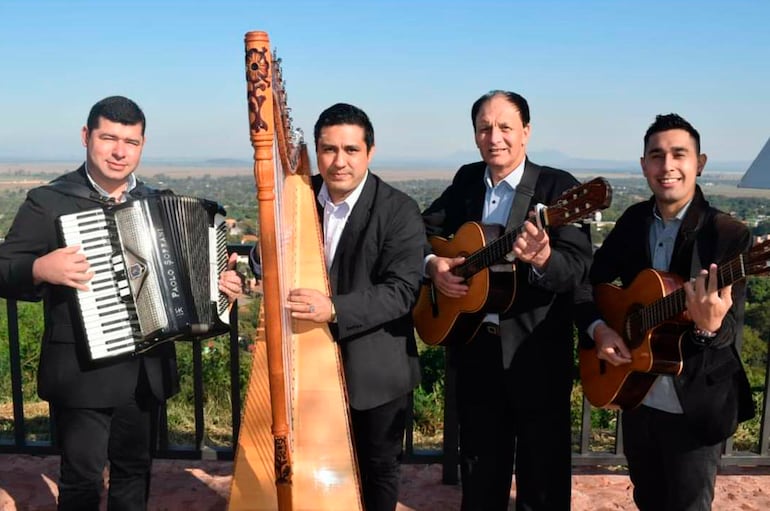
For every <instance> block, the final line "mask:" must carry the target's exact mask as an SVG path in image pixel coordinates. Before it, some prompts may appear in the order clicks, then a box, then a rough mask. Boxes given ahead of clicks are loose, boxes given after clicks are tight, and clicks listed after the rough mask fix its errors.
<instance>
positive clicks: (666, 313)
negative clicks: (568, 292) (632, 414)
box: [578, 241, 770, 410]
mask: <svg viewBox="0 0 770 511" xmlns="http://www.w3.org/2000/svg"><path fill="white" fill-rule="evenodd" d="M768 258H770V241H764V242H762V243H759V244H757V245H755V246H754V247H752V248H751V250H750V251H749V252H748V253H746V254H741V255H739V256H737V257H735V258H734V259H731V260H730V261H729V262H727V263H724V264H721V265H719V267H718V269H717V287H718V288H719V289H722V288H723V287H725V286H728V285H730V284H733V283H735V282H737V281H739V280H741V279H743V278H745V277H746V276H747V275H759V274H762V273H768V272H770V266H769V265H768V262H767V260H768ZM682 284H683V281H682V278H681V277H679V276H678V275H675V274H671V273H668V272H661V271H656V270H653V269H646V270H643V271H642V272H641V273H639V274H638V275H637V276H636V278H635V279H634V281H633V282H632V283H631V285H629V286H628V287H627V288H625V289H624V288H620V287H618V286H615V285H613V284H599V285H597V286H595V287H594V301H595V302H596V305H597V307H598V308H599V311H600V312H601V313H602V316H603V318H604V321H605V322H606V323H607V325H608V326H609V327H610V328H612V329H613V330H615V331H616V332H618V333H619V334H620V335H621V336H622V337H623V340H624V341H625V343H626V345H627V346H628V348H629V350H630V351H631V362H630V363H628V364H623V365H620V366H614V365H612V364H610V363H609V362H606V361H604V360H600V359H599V357H598V356H597V353H596V349H595V346H593V345H592V346H581V347H580V348H579V350H578V352H579V359H580V378H581V380H582V384H583V393H584V394H585V396H586V398H587V399H588V401H589V402H590V403H591V404H592V405H593V406H596V407H599V408H621V409H624V410H627V409H631V408H634V407H636V406H637V405H639V403H641V402H642V400H643V399H644V397H645V396H646V395H647V392H649V390H650V388H651V387H652V384H653V383H655V379H656V378H657V377H658V376H659V375H672V376H676V375H678V374H679V373H681V371H682V362H683V361H682V337H683V336H684V335H685V334H686V333H687V332H688V331H689V330H690V329H691V328H692V321H688V320H686V319H685V317H684V316H683V313H684V311H685V309H686V306H685V292H684V289H683V288H682Z"/></svg>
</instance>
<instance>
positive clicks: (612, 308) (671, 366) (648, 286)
mask: <svg viewBox="0 0 770 511" xmlns="http://www.w3.org/2000/svg"><path fill="white" fill-rule="evenodd" d="M681 287H682V279H681V278H680V277H679V276H677V275H673V274H669V273H663V272H658V271H655V270H652V269H648V270H644V271H642V272H641V273H639V275H637V277H636V278H635V279H634V281H633V282H632V283H631V285H630V286H629V287H628V288H626V289H622V288H620V287H618V286H615V285H612V284H600V285H598V286H596V287H595V288H594V300H595V302H596V305H597V307H598V308H599V310H600V311H601V313H602V316H603V317H604V320H605V322H606V323H607V325H609V326H610V327H611V328H612V329H613V330H615V331H616V332H618V333H620V334H621V335H622V337H623V339H624V340H625V342H626V345H627V346H628V348H629V350H630V351H631V363H629V364H624V365H620V366H613V365H612V364H610V363H608V362H606V361H604V360H600V359H599V358H598V357H597V354H596V349H595V348H594V346H593V345H592V346H590V347H581V348H580V349H579V358H580V378H581V380H582V384H583V393H584V394H585V396H586V398H587V399H588V401H589V402H590V403H591V404H592V405H593V406H596V407H600V408H622V409H630V408H634V407H636V406H637V405H638V404H639V403H641V401H642V400H643V399H644V397H645V396H646V395H647V392H649V390H650V388H651V387H652V384H653V383H654V382H655V379H656V378H657V377H658V375H661V374H669V375H677V374H679V373H680V372H681V371H682V348H681V339H682V335H683V334H684V333H685V332H686V331H687V330H688V329H689V328H690V325H691V323H689V322H687V321H684V318H682V317H681V316H680V317H678V318H676V319H675V320H672V321H665V322H663V323H661V324H659V325H656V326H654V327H652V328H649V329H647V330H645V329H644V327H643V326H642V325H636V324H633V321H632V320H631V319H630V318H631V316H630V315H631V314H632V313H633V312H635V311H637V310H638V309H641V308H642V307H645V306H647V305H649V304H651V303H653V302H655V301H656V300H658V299H660V298H662V297H664V296H667V295H668V294H670V293H672V292H673V291H676V290H677V289H679V288H681ZM679 319H681V321H680V320H679Z"/></svg>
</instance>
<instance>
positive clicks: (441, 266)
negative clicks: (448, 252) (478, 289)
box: [425, 256, 468, 298]
mask: <svg viewBox="0 0 770 511" xmlns="http://www.w3.org/2000/svg"><path fill="white" fill-rule="evenodd" d="M464 262H465V258H464V257H453V258H449V257H439V256H436V257H431V258H430V260H429V261H428V264H427V266H426V268H425V271H426V272H427V274H428V276H430V278H431V279H432V280H433V284H434V285H435V286H436V288H438V290H439V292H441V294H443V295H445V296H448V297H449V298H461V297H463V296H465V295H466V294H467V293H468V284H466V283H465V279H464V278H462V277H460V276H458V275H455V274H454V273H453V272H452V269H454V268H456V267H457V266H459V265H461V264H463V263H464Z"/></svg>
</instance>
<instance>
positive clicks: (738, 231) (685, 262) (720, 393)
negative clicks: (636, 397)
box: [590, 187, 754, 444]
mask: <svg viewBox="0 0 770 511" xmlns="http://www.w3.org/2000/svg"><path fill="white" fill-rule="evenodd" d="M653 207H654V198H651V199H650V200H648V201H645V202H641V203H638V204H635V205H633V206H631V207H629V208H628V209H627V210H626V211H625V212H624V213H623V215H622V216H621V217H620V218H619V219H618V221H617V223H616V224H615V228H614V229H613V230H612V231H611V232H610V234H609V235H608V236H607V239H606V240H605V241H604V243H603V244H602V246H601V247H600V248H599V249H598V250H597V251H596V254H595V256H594V263H593V266H592V268H591V273H590V279H591V283H592V284H593V285H596V284H599V283H604V282H613V281H614V280H615V279H620V282H621V283H622V285H623V286H628V285H629V284H631V282H632V281H633V280H634V278H635V277H636V276H637V274H638V273H639V272H640V271H642V270H644V269H647V268H651V267H652V256H651V254H650V246H649V245H650V244H649V232H650V227H651V225H652V222H653ZM696 242H697V247H698V250H697V254H698V259H699V260H700V263H701V267H704V268H708V265H709V264H711V263H716V264H720V263H722V262H726V261H729V260H730V259H732V258H734V257H736V256H737V255H739V254H740V253H741V252H745V251H746V250H748V248H749V247H750V245H751V236H750V233H749V230H748V229H747V228H746V226H745V225H743V224H742V223H741V222H739V221H737V220H735V219H734V218H732V217H730V216H729V215H727V214H725V213H722V212H720V211H718V210H716V209H715V208H713V207H711V206H710V205H709V203H708V202H707V201H706V199H705V198H704V196H703V193H702V192H701V190H700V187H698V188H697V189H696V192H695V197H694V198H693V200H692V202H691V204H690V207H689V209H688V210H687V213H686V214H685V217H684V219H683V221H682V226H681V228H680V230H679V234H678V235H677V238H676V240H675V242H674V251H673V254H672V257H671V263H670V265H669V272H671V273H675V274H677V275H679V276H680V277H682V278H683V279H685V280H686V279H689V278H690V277H691V276H694V275H697V274H698V272H699V270H700V267H699V268H692V263H693V247H694V246H695V244H696ZM744 291H745V285H744V283H743V282H741V283H739V284H736V285H734V286H733V307H732V309H731V310H730V312H729V313H728V314H727V316H726V317H725V319H724V321H723V322H722V327H721V328H720V330H719V333H718V335H717V337H716V338H715V339H714V340H713V341H712V342H710V343H709V344H708V345H706V346H703V345H702V343H698V342H694V341H695V339H694V338H693V335H692V334H691V333H688V334H687V335H685V337H684V339H683V341H682V351H683V357H684V363H683V370H682V374H681V375H679V376H678V377H676V378H675V379H674V383H675V387H676V392H677V395H678V396H679V400H680V401H681V404H682V409H683V411H684V413H685V415H686V417H687V419H688V422H689V424H690V426H691V427H692V432H693V434H694V435H696V436H697V437H698V438H700V439H701V441H703V442H704V443H705V444H713V443H716V442H719V441H721V440H724V439H725V438H727V437H729V436H730V435H731V434H732V433H733V432H735V429H736V426H737V424H738V422H739V421H743V420H747V419H749V418H751V417H753V416H754V404H753V402H752V398H751V392H750V389H749V384H748V380H747V379H746V373H745V372H744V370H743V366H742V365H741V362H740V357H739V356H738V353H737V351H736V348H735V341H736V338H738V337H739V336H740V329H741V328H742V323H741V322H738V321H736V311H741V310H742V308H743V301H744Z"/></svg>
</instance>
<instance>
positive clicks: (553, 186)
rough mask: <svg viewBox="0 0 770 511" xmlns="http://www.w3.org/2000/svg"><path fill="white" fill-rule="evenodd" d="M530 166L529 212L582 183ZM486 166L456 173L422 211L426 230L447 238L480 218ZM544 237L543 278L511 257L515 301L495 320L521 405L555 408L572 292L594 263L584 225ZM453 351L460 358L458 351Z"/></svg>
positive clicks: (565, 376)
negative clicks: (533, 176)
mask: <svg viewBox="0 0 770 511" xmlns="http://www.w3.org/2000/svg"><path fill="white" fill-rule="evenodd" d="M534 168H536V169H537V170H538V171H539V177H538V180H537V182H536V184H535V192H534V195H533V197H532V199H531V201H530V207H529V209H530V210H531V209H532V208H533V207H534V206H535V205H536V204H538V203H541V204H545V205H549V204H551V203H553V202H554V201H555V200H556V199H557V198H558V197H559V196H560V195H561V194H562V193H563V192H564V191H565V190H567V189H569V188H572V187H574V186H576V185H578V184H579V183H578V181H577V180H576V179H575V178H574V177H573V176H571V175H570V174H569V173H567V172H565V171H563V170H559V169H554V168H551V167H545V166H539V165H536V164H534V163H532V162H530V161H529V160H527V161H526V163H525V172H526V171H527V170H528V169H534ZM485 170H486V164H485V163H484V162H477V163H472V164H469V165H464V166H462V167H461V168H460V169H459V170H458V171H457V173H456V174H455V177H454V179H453V181H452V184H451V185H450V186H449V187H448V188H447V189H446V190H445V191H444V192H443V193H442V195H441V196H440V197H439V198H438V199H436V201H434V202H433V204H431V205H430V206H429V207H428V208H427V209H426V210H425V211H424V212H423V218H424V220H425V223H426V228H427V231H428V234H430V235H440V236H443V237H449V236H451V235H452V234H454V233H455V232H456V231H457V230H458V229H459V227H460V226H461V225H462V224H464V223H465V222H468V221H476V222H478V221H480V220H481V217H482V214H483V207H484V197H485V193H486V188H485V184H484V173H485ZM524 221H525V216H523V217H522V218H519V219H513V225H514V226H518V225H521V224H522V223H523V222H524ZM509 224H510V222H509ZM548 234H549V236H550V240H551V248H552V255H551V259H550V261H549V263H548V266H547V268H546V271H545V273H544V276H543V277H542V278H536V277H535V275H534V274H533V272H532V268H531V266H530V265H529V264H525V263H522V262H521V261H516V267H517V269H516V271H517V275H516V278H517V281H516V282H517V288H516V296H515V301H514V305H513V307H512V308H511V310H510V311H509V312H508V313H507V314H506V315H505V316H503V317H502V318H501V325H500V326H501V334H502V342H503V343H511V344H512V345H513V346H514V355H513V361H512V365H511V367H512V369H513V370H512V373H513V375H514V376H513V377H514V380H515V382H514V383H515V385H514V387H513V389H514V392H515V393H516V395H517V398H518V400H519V402H520V403H525V406H526V403H528V404H529V406H531V407H546V408H547V407H552V406H553V404H554V402H553V400H552V399H551V398H552V397H555V396H558V399H560V398H562V397H565V395H567V396H568V394H569V391H570V389H571V387H572V380H573V376H574V360H573V342H572V341H573V330H572V293H573V289H574V288H575V287H577V286H578V285H580V284H581V283H583V282H585V281H586V279H587V275H588V269H589V267H590V264H591V242H590V236H589V234H588V230H587V228H583V229H580V228H577V227H575V226H574V225H565V226H561V227H556V228H553V229H550V230H549V233H548ZM456 355H457V356H462V348H459V350H458V351H457V353H456ZM501 363H502V362H501ZM554 393H555V396H554Z"/></svg>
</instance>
